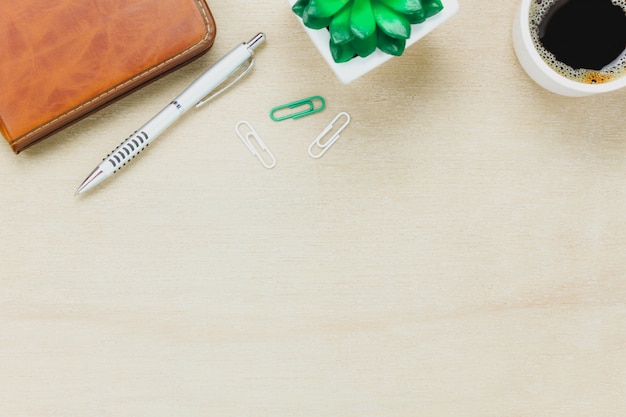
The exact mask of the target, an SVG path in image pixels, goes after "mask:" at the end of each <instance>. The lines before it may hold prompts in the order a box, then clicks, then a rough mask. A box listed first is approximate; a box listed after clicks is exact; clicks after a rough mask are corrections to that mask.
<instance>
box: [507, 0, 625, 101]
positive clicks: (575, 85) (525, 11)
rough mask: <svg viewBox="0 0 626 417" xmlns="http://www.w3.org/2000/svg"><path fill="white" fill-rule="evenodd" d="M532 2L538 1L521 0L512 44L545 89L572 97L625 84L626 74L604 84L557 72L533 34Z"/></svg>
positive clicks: (533, 77) (521, 62)
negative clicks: (531, 22) (548, 61)
mask: <svg viewBox="0 0 626 417" xmlns="http://www.w3.org/2000/svg"><path fill="white" fill-rule="evenodd" d="M531 1H535V0H522V2H521V5H520V7H519V9H518V10H517V14H516V15H515V20H514V22H513V47H514V48H515V53H516V54H517V58H518V59H519V62H520V64H521V65H522V67H523V68H524V70H525V71H526V72H527V73H528V75H529V76H530V78H532V79H533V80H534V81H535V82H536V83H537V84H539V85H540V86H542V87H543V88H545V89H546V90H549V91H552V92H553V93H556V94H560V95H563V96H570V97H580V96H588V95H591V94H597V93H606V92H608V91H614V90H617V89H619V88H622V87H626V75H623V76H621V77H618V78H615V79H614V80H611V81H608V82H605V83H599V84H585V83H582V82H578V81H574V80H570V79H569V78H566V77H564V76H562V75H560V74H559V73H557V72H556V71H554V70H553V69H552V68H551V67H550V66H549V65H548V64H547V63H546V62H545V61H544V60H543V58H541V56H540V55H539V52H537V49H536V48H535V44H534V42H533V40H532V38H531V35H530V22H529V12H530V5H531Z"/></svg>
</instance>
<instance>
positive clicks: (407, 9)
mask: <svg viewBox="0 0 626 417" xmlns="http://www.w3.org/2000/svg"><path fill="white" fill-rule="evenodd" d="M379 1H380V2H382V3H384V4H386V5H387V6H389V7H390V8H392V9H393V10H395V11H397V12H400V13H403V14H410V13H414V12H416V11H418V10H422V3H421V1H420V0H379Z"/></svg>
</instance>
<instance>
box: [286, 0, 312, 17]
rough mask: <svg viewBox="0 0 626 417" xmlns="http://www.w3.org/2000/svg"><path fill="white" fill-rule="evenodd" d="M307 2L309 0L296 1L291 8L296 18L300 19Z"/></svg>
mask: <svg viewBox="0 0 626 417" xmlns="http://www.w3.org/2000/svg"><path fill="white" fill-rule="evenodd" d="M309 1H311V0H298V1H296V2H295V4H294V5H293V6H292V7H291V10H292V11H293V12H294V13H295V14H297V15H298V16H300V17H302V15H303V14H304V9H306V7H307V6H308V5H309Z"/></svg>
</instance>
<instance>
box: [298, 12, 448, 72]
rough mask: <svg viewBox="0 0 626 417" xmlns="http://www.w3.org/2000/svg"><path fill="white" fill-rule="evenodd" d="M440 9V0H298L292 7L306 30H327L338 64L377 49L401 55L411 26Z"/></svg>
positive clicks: (333, 54)
mask: <svg viewBox="0 0 626 417" xmlns="http://www.w3.org/2000/svg"><path fill="white" fill-rule="evenodd" d="M442 9H443V5H442V4H441V0H297V1H296V3H295V4H294V5H293V7H292V10H293V11H294V13H296V14H297V15H298V16H300V17H301V18H302V22H303V23H304V25H305V26H306V27H308V28H311V29H325V28H327V29H328V30H329V31H330V52H331V54H332V56H333V59H334V60H335V62H337V63H340V62H346V61H349V60H351V59H352V58H354V57H356V56H361V57H366V56H368V55H370V54H371V53H372V52H374V51H375V50H376V48H378V49H380V50H381V51H383V52H385V53H387V54H390V55H396V56H399V55H402V53H403V52H404V48H405V45H406V40H407V39H408V38H409V37H410V36H411V25H412V24H418V23H422V22H424V21H425V20H426V19H428V18H429V17H432V16H434V15H436V14H437V13H439V12H440V11H441V10H442Z"/></svg>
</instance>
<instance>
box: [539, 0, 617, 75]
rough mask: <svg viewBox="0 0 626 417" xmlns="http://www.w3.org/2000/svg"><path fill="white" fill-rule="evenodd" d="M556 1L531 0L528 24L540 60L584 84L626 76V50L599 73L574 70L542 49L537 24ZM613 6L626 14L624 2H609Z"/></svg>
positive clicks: (581, 69) (582, 69)
mask: <svg viewBox="0 0 626 417" xmlns="http://www.w3.org/2000/svg"><path fill="white" fill-rule="evenodd" d="M556 1H557V0H532V1H531V2H530V12H529V16H528V21H529V23H530V36H531V38H532V39H533V43H534V44H535V48H536V49H537V52H538V53H539V55H540V56H541V58H542V59H543V60H544V61H545V62H546V63H547V64H548V65H549V66H550V67H551V68H552V69H553V70H555V71H556V72H558V73H559V74H561V75H563V76H564V77H567V78H569V79H572V80H574V81H578V82H581V83H585V84H601V83H606V82H609V81H611V80H613V79H615V78H619V77H621V76H623V75H624V74H626V50H625V51H624V52H623V53H622V55H620V56H619V57H618V58H617V59H616V60H615V61H613V62H612V63H611V64H609V65H607V66H606V67H604V68H603V69H602V70H600V71H595V70H588V69H584V68H580V69H575V68H572V67H570V66H569V65H567V64H564V63H563V62H561V61H559V60H558V59H557V58H556V56H554V54H553V53H552V52H550V51H548V50H547V49H545V48H544V47H543V45H542V44H541V41H540V39H539V24H540V23H541V21H542V20H543V18H544V17H545V15H546V13H548V10H549V9H550V7H552V5H553V4H554V3H555V2H556ZM611 3H613V4H614V5H615V6H619V7H621V8H622V10H624V13H626V0H611Z"/></svg>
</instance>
